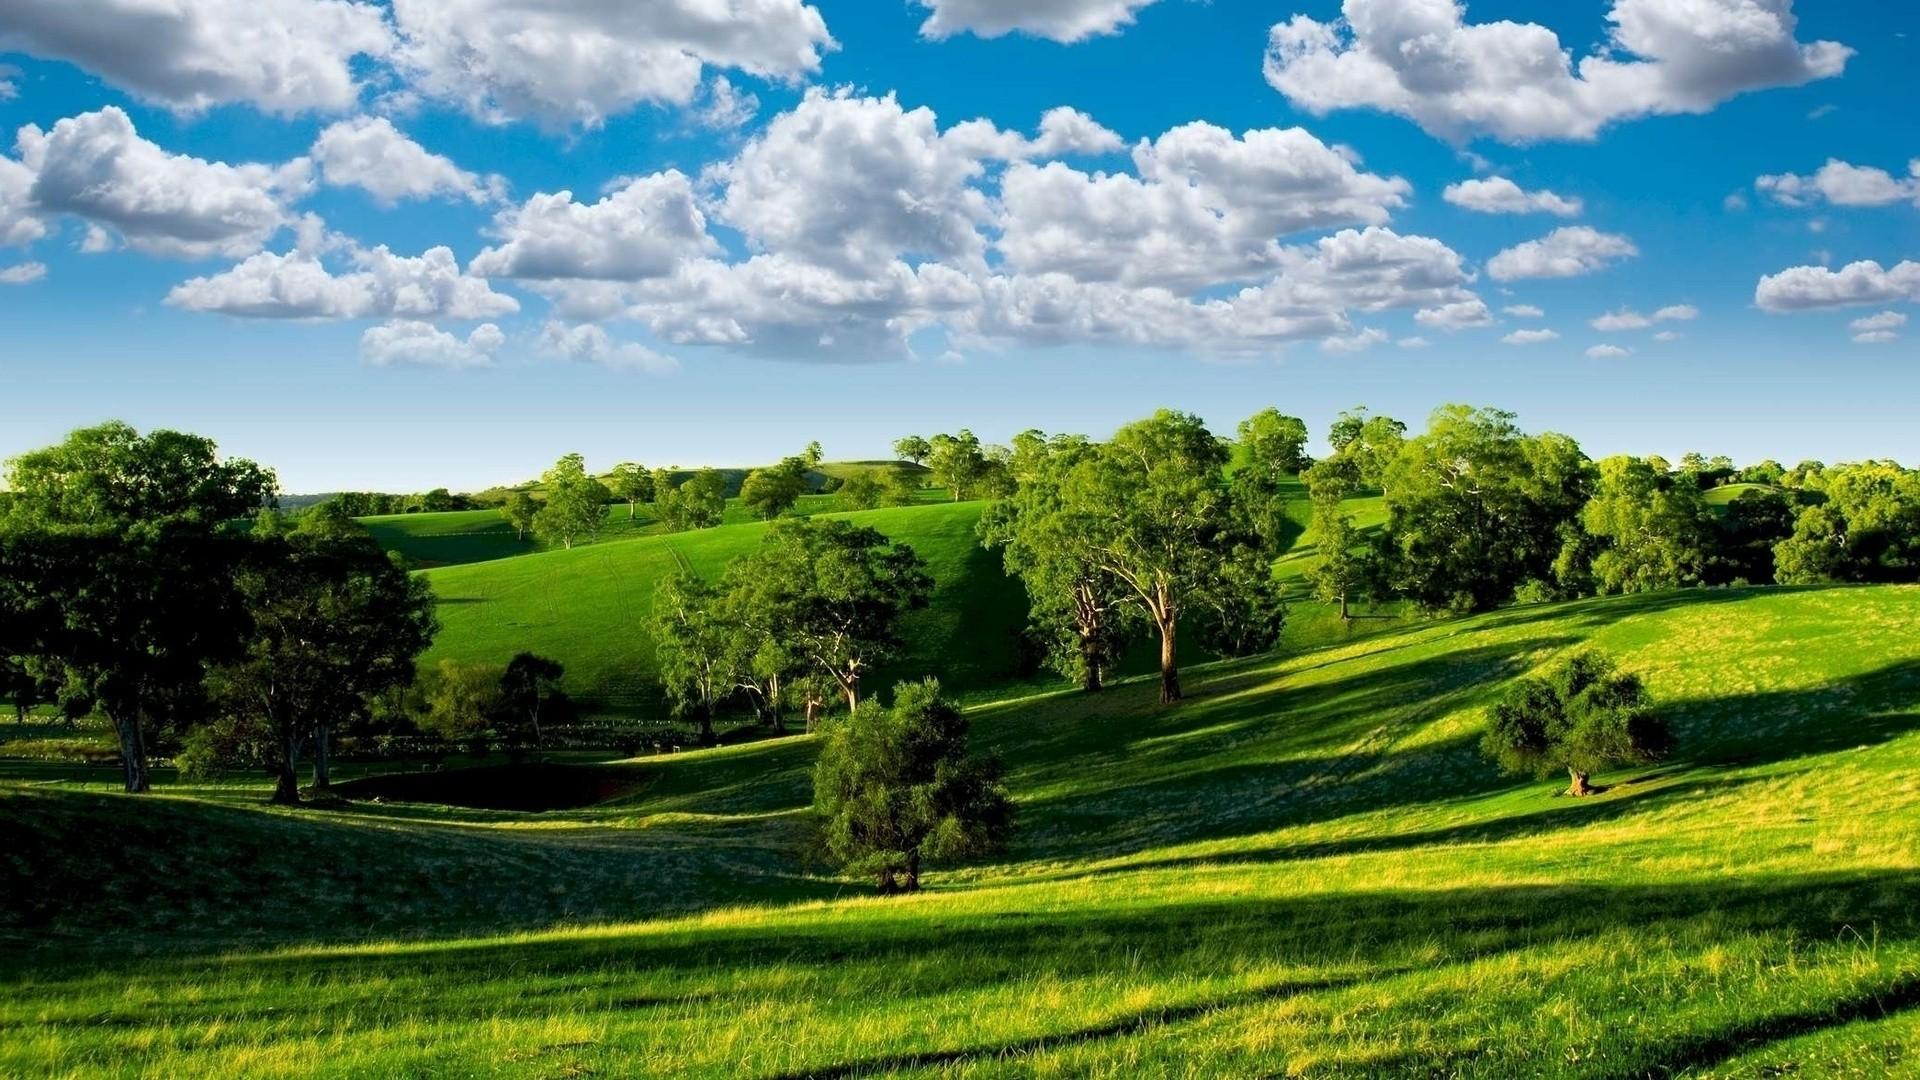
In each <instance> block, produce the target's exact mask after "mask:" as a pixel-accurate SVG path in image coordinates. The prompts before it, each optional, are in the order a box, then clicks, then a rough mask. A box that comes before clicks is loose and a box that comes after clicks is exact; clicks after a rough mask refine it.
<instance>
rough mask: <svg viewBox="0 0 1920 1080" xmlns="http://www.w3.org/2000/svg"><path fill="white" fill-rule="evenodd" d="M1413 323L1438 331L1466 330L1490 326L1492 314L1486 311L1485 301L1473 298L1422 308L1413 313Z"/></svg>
mask: <svg viewBox="0 0 1920 1080" xmlns="http://www.w3.org/2000/svg"><path fill="white" fill-rule="evenodd" d="M1413 321H1414V322H1417V323H1419V324H1420V325H1421V326H1428V327H1433V328H1435V329H1439V330H1468V329H1472V328H1473V327H1476V326H1492V325H1493V312H1491V311H1488V310H1487V305H1486V302H1485V301H1483V300H1480V299H1478V298H1475V299H1472V300H1459V301H1456V302H1454V303H1451V304H1442V305H1441V306H1439V307H1432V308H1422V309H1421V310H1419V311H1416V312H1414V313H1413Z"/></svg>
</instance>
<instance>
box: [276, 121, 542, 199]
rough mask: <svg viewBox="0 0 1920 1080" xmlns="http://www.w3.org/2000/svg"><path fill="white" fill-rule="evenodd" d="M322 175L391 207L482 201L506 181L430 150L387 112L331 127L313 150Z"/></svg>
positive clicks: (491, 195) (498, 190) (331, 182)
mask: <svg viewBox="0 0 1920 1080" xmlns="http://www.w3.org/2000/svg"><path fill="white" fill-rule="evenodd" d="M310 156H311V157H312V158H313V161H314V163H315V164H316V165H318V166H319V168H320V175H321V177H322V178H323V179H324V180H325V181H326V182H327V183H329V184H333V185H335V186H337V187H357V188H361V189H364V190H365V191H366V192H367V193H368V194H370V195H372V196H373V197H374V198H375V199H377V200H379V201H380V202H381V203H382V204H383V205H386V206H392V205H393V204H395V203H397V202H400V201H401V200H403V199H431V198H434V197H436V196H453V197H456V198H464V199H468V200H470V201H472V202H476V203H483V202H486V201H488V200H489V199H491V198H493V197H495V196H496V195H497V194H498V193H499V192H500V190H501V187H502V185H503V183H504V182H503V181H502V180H501V179H500V178H499V177H497V176H495V177H489V178H486V179H482V178H481V177H479V176H476V175H475V174H473V173H470V172H467V171H466V170H465V169H462V168H460V167H459V166H458V165H455V164H454V163H453V162H452V161H451V160H450V159H448V158H445V157H442V156H440V155H439V154H435V153H431V152H429V151H428V150H427V149H426V148H425V147H423V146H421V145H420V144H419V143H417V142H414V141H413V140H412V139H409V138H408V137H407V136H405V135H403V134H401V132H400V131H399V129H397V128H395V127H394V126H393V122H392V121H390V120H388V119H387V118H386V117H384V116H362V117H359V118H357V119H354V120H342V121H340V122H339V123H337V124H333V125H331V126H329V127H328V128H327V129H326V130H325V131H322V132H321V133H320V137H319V138H318V139H315V140H314V143H313V149H312V151H311V152H310Z"/></svg>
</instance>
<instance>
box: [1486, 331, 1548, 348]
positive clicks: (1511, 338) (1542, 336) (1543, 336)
mask: <svg viewBox="0 0 1920 1080" xmlns="http://www.w3.org/2000/svg"><path fill="white" fill-rule="evenodd" d="M1559 340H1560V334H1559V332H1558V331H1555V330H1515V331H1514V332H1513V333H1511V334H1508V335H1507V336H1506V337H1503V338H1501V339H1500V343H1501V344H1502V345H1544V344H1546V343H1547V342H1549V341H1559Z"/></svg>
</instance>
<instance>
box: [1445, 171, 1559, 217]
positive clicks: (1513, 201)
mask: <svg viewBox="0 0 1920 1080" xmlns="http://www.w3.org/2000/svg"><path fill="white" fill-rule="evenodd" d="M1441 197H1442V198H1444V199H1446V200H1447V201H1448V202H1450V203H1452V204H1453V205H1455V206H1458V207H1460V208H1461V209H1463V210H1472V211H1475V212H1477V213H1482V214H1552V215H1554V216H1555V217H1579V216H1580V213H1581V211H1582V210H1583V209H1585V204H1583V203H1582V202H1581V201H1580V200H1579V199H1569V198H1566V197H1564V196H1561V195H1557V194H1555V193H1553V192H1551V191H1527V190H1525V189H1524V188H1522V187H1521V186H1520V185H1519V184H1516V183H1514V182H1513V181H1511V180H1509V179H1507V178H1506V177H1504V176H1491V177H1488V178H1487V179H1485V180H1462V181H1461V182H1459V183H1457V184H1448V185H1447V188H1446V190H1445V191H1443V192H1441Z"/></svg>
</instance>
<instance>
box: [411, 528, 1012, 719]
mask: <svg viewBox="0 0 1920 1080" xmlns="http://www.w3.org/2000/svg"><path fill="white" fill-rule="evenodd" d="M981 506H982V504H980V503H938V504H931V505H925V506H916V507H902V508H898V509H890V510H868V511H862V512H859V513H854V514H849V515H846V517H847V518H848V520H851V521H855V522H859V523H862V524H866V525H871V526H873V527H874V528H876V529H878V530H880V531H881V532H882V533H884V534H886V535H887V536H888V537H890V538H892V539H894V540H898V541H901V542H903V543H906V544H908V545H910V546H911V547H912V548H913V549H914V551H916V552H918V553H919V555H920V557H921V558H923V559H925V560H926V562H927V565H928V569H929V572H930V573H931V574H932V575H933V579H934V583H935V589H934V595H933V600H932V603H931V605H930V606H929V607H928V609H927V610H925V611H919V612H914V613H912V614H910V615H909V616H908V617H907V619H906V621H905V625H904V626H903V635H904V637H905V638H906V640H907V642H908V650H907V652H908V654H909V655H911V656H914V657H917V658H920V660H919V661H918V662H917V663H915V664H913V665H909V666H908V667H910V668H911V670H908V668H897V669H895V670H892V671H885V670H883V671H882V672H880V674H879V682H880V683H881V684H884V683H885V682H886V681H888V680H890V679H892V678H895V677H906V676H909V675H912V676H917V675H921V674H927V673H932V674H937V675H939V676H940V677H941V678H942V679H944V680H946V681H947V682H948V683H949V684H950V685H952V686H953V687H954V688H955V689H956V690H976V689H979V688H982V687H984V686H986V685H988V684H989V683H992V682H995V681H998V680H1004V679H1006V678H1008V677H1010V676H1012V675H1014V674H1015V670H1016V668H1017V667H1018V648H1017V637H1016V636H1017V634H1018V632H1019V630H1020V627H1021V625H1022V624H1023V622H1024V620H1025V618H1026V600H1025V593H1024V592H1023V591H1022V590H1021V588H1020V585H1019V583H1018V582H1016V581H1013V580H1010V579H1008V578H1007V577H1006V575H1005V574H1004V573H1003V572H1002V571H1001V569H1000V559H999V556H998V555H997V554H996V553H994V552H990V551H987V550H985V549H983V548H982V547H981V546H980V542H979V539H978V538H977V537H976V535H975V533H974V523H975V522H976V521H978V520H979V516H980V509H981ZM621 513H622V514H624V513H625V509H624V508H622V510H621ZM765 531H766V526H765V525H764V524H759V523H754V524H742V525H723V526H720V527H719V528H714V529H703V530H699V531H696V532H687V533H674V534H669V535H659V536H644V537H636V538H634V539H633V540H632V542H629V543H600V544H592V545H588V546H584V547H578V548H575V549H573V550H572V551H549V552H542V553H540V554H536V555H528V556H526V557H524V558H516V559H508V560H502V561H496V562H486V563H476V564H472V565H466V566H449V567H445V568H442V569H438V570H431V571H428V572H427V577H428V580H429V581H431V582H432V583H433V589H434V593H435V594H436V595H437V596H438V597H439V599H440V621H441V624H442V629H441V632H440V636H439V638H438V640H437V641H436V643H435V645H434V648H433V651H432V652H430V653H429V654H428V655H427V656H426V658H425V661H424V662H425V663H428V664H432V663H435V662H437V661H439V660H441V659H453V660H459V661H465V662H486V663H495V664H504V663H506V661H507V660H508V659H510V658H511V657H512V656H513V654H514V653H516V652H519V651H522V650H530V651H533V652H536V653H540V654H541V655H543V656H551V657H553V658H555V659H558V660H560V661H562V662H563V663H565V664H566V667H567V689H568V691H569V692H570V693H572V694H574V695H575V696H576V697H578V698H580V699H581V700H582V701H584V702H585V703H586V704H587V705H588V706H589V707H591V708H598V709H609V710H613V711H617V712H621V713H626V714H629V715H641V716H658V715H660V714H661V711H662V708H661V698H660V691H659V688H658V687H657V686H656V685H655V682H654V674H653V673H654V665H653V644H652V641H651V640H650V639H649V638H648V636H647V630H646V623H647V619H648V616H649V614H650V613H651V611H652V610H653V593H654V587H655V585H656V584H657V583H658V582H659V580H660V579H661V578H662V577H663V576H665V575H667V574H670V573H672V572H673V571H674V570H675V568H676V567H677V566H678V565H679V564H680V560H685V562H686V564H687V565H688V566H690V567H692V568H693V570H694V571H695V572H696V573H699V574H701V575H703V576H709V575H717V574H718V573H719V572H720V571H721V569H722V568H724V567H725V565H726V564H727V562H728V561H730V560H732V559H734V558H736V557H738V556H739V555H741V554H744V553H745V552H747V551H750V550H752V549H753V547H754V546H755V545H757V544H759V542H760V538H761V536H762V535H764V533H765Z"/></svg>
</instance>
